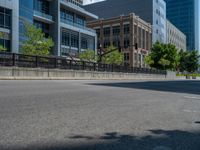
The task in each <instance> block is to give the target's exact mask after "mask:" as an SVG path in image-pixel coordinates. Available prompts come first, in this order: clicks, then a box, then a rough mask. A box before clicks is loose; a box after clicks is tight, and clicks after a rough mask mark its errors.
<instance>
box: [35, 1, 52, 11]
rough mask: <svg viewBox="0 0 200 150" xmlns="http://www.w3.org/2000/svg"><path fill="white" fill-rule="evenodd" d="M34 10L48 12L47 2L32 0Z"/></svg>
mask: <svg viewBox="0 0 200 150" xmlns="http://www.w3.org/2000/svg"><path fill="white" fill-rule="evenodd" d="M34 10H36V11H39V12H41V13H44V14H49V2H48V1H44V0H34Z"/></svg>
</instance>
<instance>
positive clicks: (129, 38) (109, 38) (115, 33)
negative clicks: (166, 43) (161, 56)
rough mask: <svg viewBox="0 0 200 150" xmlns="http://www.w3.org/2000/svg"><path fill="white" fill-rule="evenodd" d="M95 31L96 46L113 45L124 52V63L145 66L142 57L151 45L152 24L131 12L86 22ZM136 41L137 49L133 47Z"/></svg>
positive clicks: (132, 65)
mask: <svg viewBox="0 0 200 150" xmlns="http://www.w3.org/2000/svg"><path fill="white" fill-rule="evenodd" d="M87 26H88V27H89V28H93V29H95V30H96V32H97V38H98V46H100V45H101V46H102V49H103V50H105V48H106V47H108V46H110V45H114V46H116V47H120V48H121V50H122V52H123V53H124V60H125V64H128V65H129V66H131V67H146V64H145V61H144V57H145V55H147V54H148V53H149V51H150V49H151V46H152V26H151V25H150V24H149V23H147V22H145V21H144V20H142V19H141V18H139V17H138V16H136V15H135V14H133V13H131V14H129V15H127V16H118V17H113V18H109V19H99V20H95V21H90V22H88V23H87ZM136 43H137V45H138V49H135V46H134V45H135V44H136Z"/></svg>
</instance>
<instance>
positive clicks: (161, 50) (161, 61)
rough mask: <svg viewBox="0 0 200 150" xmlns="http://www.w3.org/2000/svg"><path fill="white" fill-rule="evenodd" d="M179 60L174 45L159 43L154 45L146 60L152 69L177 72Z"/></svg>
mask: <svg viewBox="0 0 200 150" xmlns="http://www.w3.org/2000/svg"><path fill="white" fill-rule="evenodd" d="M178 60H179V58H178V50H177V49H176V47H175V46H174V45H172V44H162V43H159V42H156V43H155V44H154V45H153V47H152V49H151V53H150V54H149V55H147V56H146V58H145V61H146V63H147V64H148V65H149V66H150V67H153V68H156V69H161V70H176V67H177V65H178Z"/></svg>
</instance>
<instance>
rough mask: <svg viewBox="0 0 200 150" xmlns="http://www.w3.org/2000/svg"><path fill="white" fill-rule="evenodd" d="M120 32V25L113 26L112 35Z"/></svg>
mask: <svg viewBox="0 0 200 150" xmlns="http://www.w3.org/2000/svg"><path fill="white" fill-rule="evenodd" d="M119 34H120V26H115V27H113V35H119Z"/></svg>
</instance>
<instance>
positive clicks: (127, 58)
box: [124, 53, 129, 62]
mask: <svg viewBox="0 0 200 150" xmlns="http://www.w3.org/2000/svg"><path fill="white" fill-rule="evenodd" d="M124 61H126V62H127V61H129V53H124Z"/></svg>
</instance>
